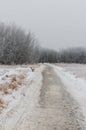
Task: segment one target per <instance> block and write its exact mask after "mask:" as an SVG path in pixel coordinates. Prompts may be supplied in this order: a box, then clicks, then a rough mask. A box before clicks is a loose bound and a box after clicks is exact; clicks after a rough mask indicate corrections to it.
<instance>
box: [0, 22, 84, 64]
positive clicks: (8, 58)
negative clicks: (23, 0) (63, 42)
mask: <svg viewBox="0 0 86 130" xmlns="http://www.w3.org/2000/svg"><path fill="white" fill-rule="evenodd" d="M28 63H31V64H34V63H86V49H84V48H80V47H79V48H68V49H63V50H60V51H55V50H52V49H45V48H41V47H40V46H39V43H38V41H37V39H36V38H35V36H34V35H33V34H32V33H30V32H28V33H26V32H25V31H24V30H23V29H21V28H19V27H17V26H15V25H11V26H9V25H5V24H3V23H2V24H0V64H28Z"/></svg>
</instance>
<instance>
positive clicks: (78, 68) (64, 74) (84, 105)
mask: <svg viewBox="0 0 86 130" xmlns="http://www.w3.org/2000/svg"><path fill="white" fill-rule="evenodd" d="M56 66H57V67H56V68H54V70H55V72H56V73H57V74H58V75H59V76H60V78H61V79H62V82H63V83H64V86H65V88H66V90H67V91H68V92H69V93H70V94H71V95H72V96H73V97H74V98H75V99H76V101H77V102H78V103H79V105H80V107H81V109H82V111H83V114H84V116H85V118H86V65H81V64H57V65H56Z"/></svg>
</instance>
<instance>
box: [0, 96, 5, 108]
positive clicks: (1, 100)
mask: <svg viewBox="0 0 86 130" xmlns="http://www.w3.org/2000/svg"><path fill="white" fill-rule="evenodd" d="M0 107H2V108H5V107H6V103H5V101H4V100H3V99H2V98H0Z"/></svg>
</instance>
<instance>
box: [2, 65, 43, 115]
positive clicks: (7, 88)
mask: <svg viewBox="0 0 86 130" xmlns="http://www.w3.org/2000/svg"><path fill="white" fill-rule="evenodd" d="M32 68H34V69H32ZM33 70H34V71H33ZM38 71H40V72H41V71H42V67H39V65H38V66H36V67H33V66H32V67H31V66H0V113H3V114H4V116H5V115H6V113H7V112H8V111H10V110H11V109H12V108H13V107H15V106H16V104H17V103H18V102H19V101H20V99H21V98H22V97H23V96H25V89H26V86H27V84H30V83H31V81H32V80H33V79H35V77H36V75H37V73H38Z"/></svg>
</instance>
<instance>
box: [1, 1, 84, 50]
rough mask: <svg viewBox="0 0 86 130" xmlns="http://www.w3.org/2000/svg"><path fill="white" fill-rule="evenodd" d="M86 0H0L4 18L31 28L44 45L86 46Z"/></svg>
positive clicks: (6, 20)
mask: <svg viewBox="0 0 86 130" xmlns="http://www.w3.org/2000/svg"><path fill="white" fill-rule="evenodd" d="M85 16H86V0H35V1H34V0H22V1H21V0H15V1H14V0H0V21H1V22H4V23H6V24H7V23H10V24H11V23H15V24H17V25H19V26H21V27H23V28H24V29H25V30H26V31H28V30H31V31H32V32H33V33H35V35H36V37H37V38H38V39H39V42H40V43H41V45H42V46H43V47H47V48H53V49H58V48H65V47H72V46H73V47H76V46H83V47H86V36H85V34H86V17H85Z"/></svg>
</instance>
